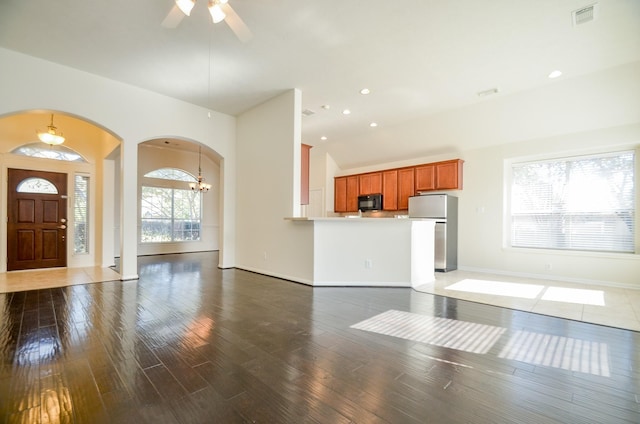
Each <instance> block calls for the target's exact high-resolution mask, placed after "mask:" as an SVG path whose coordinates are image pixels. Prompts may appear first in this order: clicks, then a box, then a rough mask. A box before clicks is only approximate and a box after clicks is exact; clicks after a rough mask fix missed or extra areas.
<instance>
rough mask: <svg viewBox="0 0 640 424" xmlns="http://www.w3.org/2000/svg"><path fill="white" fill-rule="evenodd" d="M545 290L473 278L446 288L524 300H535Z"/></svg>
mask: <svg viewBox="0 0 640 424" xmlns="http://www.w3.org/2000/svg"><path fill="white" fill-rule="evenodd" d="M543 289H544V286H542V285H538V284H524V283H507V282H503V281H488V280H475V279H471V278H467V279H465V280H462V281H459V282H457V283H455V284H452V285H450V286H447V287H445V290H457V291H463V292H469V293H481V294H489V295H494V296H508V297H520V298H524V299H535V298H536V297H537V296H538V295H539V294H540V292H541V291H542V290H543Z"/></svg>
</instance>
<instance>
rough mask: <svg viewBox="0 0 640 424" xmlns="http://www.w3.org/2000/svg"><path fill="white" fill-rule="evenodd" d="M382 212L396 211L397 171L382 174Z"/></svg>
mask: <svg viewBox="0 0 640 424" xmlns="http://www.w3.org/2000/svg"><path fill="white" fill-rule="evenodd" d="M382 210H385V211H395V210H398V170H397V169H393V170H391V171H385V172H383V173H382Z"/></svg>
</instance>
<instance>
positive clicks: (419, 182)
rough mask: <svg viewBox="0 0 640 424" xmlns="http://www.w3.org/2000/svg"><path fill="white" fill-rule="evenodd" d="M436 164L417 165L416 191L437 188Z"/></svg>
mask: <svg viewBox="0 0 640 424" xmlns="http://www.w3.org/2000/svg"><path fill="white" fill-rule="evenodd" d="M435 171H436V167H435V165H423V166H417V167H416V186H415V189H416V190H415V191H422V190H435V188H436V172H435Z"/></svg>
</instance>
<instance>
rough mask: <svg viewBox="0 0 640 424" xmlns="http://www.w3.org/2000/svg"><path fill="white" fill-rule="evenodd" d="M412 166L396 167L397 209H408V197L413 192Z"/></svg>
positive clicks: (413, 173)
mask: <svg viewBox="0 0 640 424" xmlns="http://www.w3.org/2000/svg"><path fill="white" fill-rule="evenodd" d="M414 177H415V169H414V168H402V169H398V210H401V211H403V210H408V209H409V197H411V196H413V195H414V194H415V188H414Z"/></svg>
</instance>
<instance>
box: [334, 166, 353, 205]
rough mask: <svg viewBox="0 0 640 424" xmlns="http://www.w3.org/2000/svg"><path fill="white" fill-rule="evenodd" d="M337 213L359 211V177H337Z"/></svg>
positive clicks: (335, 193) (335, 188)
mask: <svg viewBox="0 0 640 424" xmlns="http://www.w3.org/2000/svg"><path fill="white" fill-rule="evenodd" d="M333 209H334V211H335V212H355V211H357V210H358V176H357V175H350V176H348V177H336V178H335V179H334V203H333Z"/></svg>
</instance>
